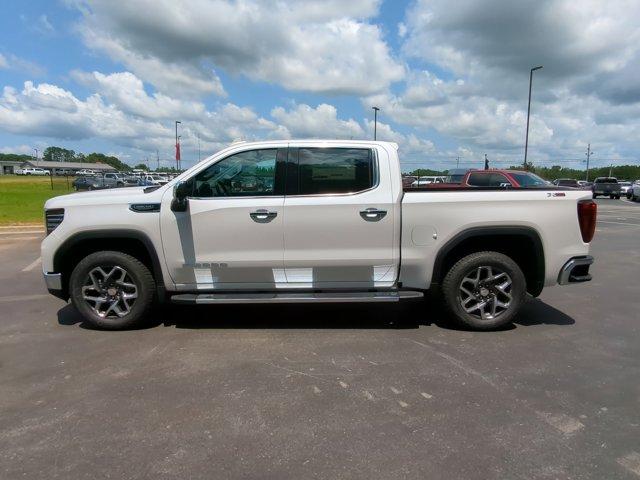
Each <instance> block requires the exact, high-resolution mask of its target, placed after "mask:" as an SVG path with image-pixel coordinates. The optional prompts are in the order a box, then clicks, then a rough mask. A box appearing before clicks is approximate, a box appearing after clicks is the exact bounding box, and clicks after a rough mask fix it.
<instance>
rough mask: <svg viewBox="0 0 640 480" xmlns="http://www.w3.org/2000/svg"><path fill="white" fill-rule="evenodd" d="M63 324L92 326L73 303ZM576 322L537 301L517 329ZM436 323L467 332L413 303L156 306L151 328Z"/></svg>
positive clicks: (432, 307)
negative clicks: (85, 320) (373, 304)
mask: <svg viewBox="0 0 640 480" xmlns="http://www.w3.org/2000/svg"><path fill="white" fill-rule="evenodd" d="M58 323H59V324H60V325H79V326H80V327H82V328H88V329H90V328H91V327H90V326H89V325H88V324H87V323H86V322H84V321H83V319H82V317H81V316H80V314H79V313H78V312H77V311H76V310H75V308H73V307H72V306H71V305H66V306H65V307H63V308H62V309H60V310H59V311H58ZM574 323H575V320H574V319H573V318H571V317H569V316H568V315H566V314H565V313H563V312H561V311H560V310H557V309H556V308H554V307H552V306H550V305H547V304H546V303H544V302H542V301H540V300H538V299H534V300H530V301H529V302H527V304H526V305H525V306H524V307H523V309H522V311H521V312H520V315H519V316H518V318H517V319H516V321H515V322H514V325H510V326H508V327H505V328H504V329H503V330H511V329H514V328H517V327H518V326H523V327H525V326H532V325H564V326H568V325H573V324H574ZM429 325H435V326H437V327H440V328H445V329H449V330H464V329H463V328H460V327H458V326H457V325H455V324H454V323H452V322H451V321H450V320H449V319H448V318H447V316H446V315H445V313H444V312H443V311H442V309H441V308H440V307H439V305H437V304H436V303H435V302H430V301H414V302H407V303H404V304H402V305H397V304H391V305H385V304H377V305H375V306H372V305H366V304H318V305H218V306H177V305H171V304H169V305H163V306H162V307H161V308H157V309H156V310H155V311H154V312H153V313H152V315H151V316H150V320H149V322H148V325H147V326H145V327H142V328H152V327H157V326H165V327H174V328H185V329H238V330H240V329H416V328H419V327H420V326H429Z"/></svg>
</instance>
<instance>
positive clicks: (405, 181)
mask: <svg viewBox="0 0 640 480" xmlns="http://www.w3.org/2000/svg"><path fill="white" fill-rule="evenodd" d="M416 180H418V177H414V176H413V175H406V176H403V177H402V186H403V187H409V186H411V184H412V183H413V182H415V181H416Z"/></svg>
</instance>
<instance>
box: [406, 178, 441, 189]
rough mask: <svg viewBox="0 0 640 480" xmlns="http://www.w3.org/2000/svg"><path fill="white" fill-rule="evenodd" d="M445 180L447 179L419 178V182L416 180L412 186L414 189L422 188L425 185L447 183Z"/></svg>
mask: <svg viewBox="0 0 640 480" xmlns="http://www.w3.org/2000/svg"><path fill="white" fill-rule="evenodd" d="M445 178H446V177H439V176H424V177H419V178H418V179H417V180H415V181H414V182H413V183H412V184H411V186H412V187H421V186H423V185H430V184H432V183H444V182H445Z"/></svg>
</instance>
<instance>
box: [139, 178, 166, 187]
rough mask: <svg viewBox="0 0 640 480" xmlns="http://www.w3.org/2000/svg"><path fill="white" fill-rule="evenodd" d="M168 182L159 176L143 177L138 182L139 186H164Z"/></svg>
mask: <svg viewBox="0 0 640 480" xmlns="http://www.w3.org/2000/svg"><path fill="white" fill-rule="evenodd" d="M167 183H169V181H168V180H167V179H166V178H164V177H163V176H161V175H145V176H144V177H142V179H141V181H140V182H138V185H140V186H145V187H149V186H153V185H166V184H167Z"/></svg>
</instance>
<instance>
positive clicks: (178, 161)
mask: <svg viewBox="0 0 640 480" xmlns="http://www.w3.org/2000/svg"><path fill="white" fill-rule="evenodd" d="M179 123H182V122H181V121H180V120H176V170H178V171H179V170H180V144H179V143H178V124H179Z"/></svg>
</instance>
